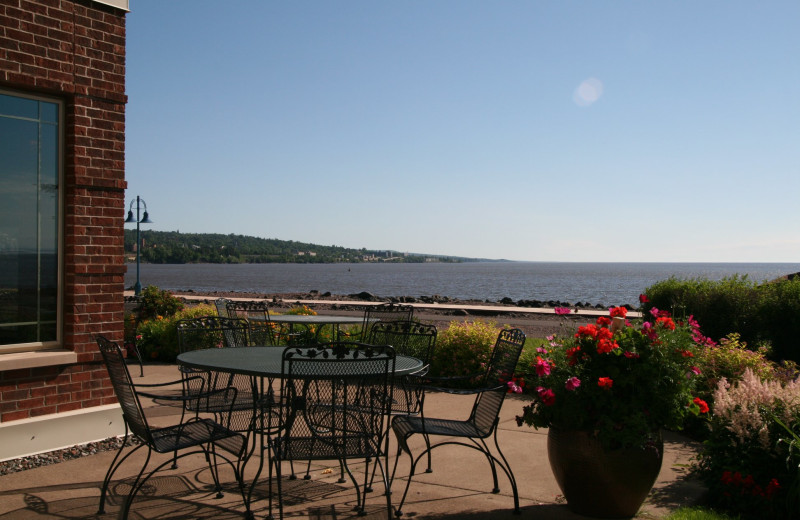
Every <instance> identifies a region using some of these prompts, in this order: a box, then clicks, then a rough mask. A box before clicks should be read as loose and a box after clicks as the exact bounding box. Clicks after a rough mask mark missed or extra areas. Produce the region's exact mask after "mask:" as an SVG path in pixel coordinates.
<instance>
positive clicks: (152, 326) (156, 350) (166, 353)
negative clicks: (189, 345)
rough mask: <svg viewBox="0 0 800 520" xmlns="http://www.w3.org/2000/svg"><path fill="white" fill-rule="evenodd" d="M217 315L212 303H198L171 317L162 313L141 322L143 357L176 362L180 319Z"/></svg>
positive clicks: (140, 334)
mask: <svg viewBox="0 0 800 520" xmlns="http://www.w3.org/2000/svg"><path fill="white" fill-rule="evenodd" d="M209 315H216V309H215V308H214V307H212V306H211V305H206V304H202V305H196V306H194V307H188V308H186V309H183V310H180V311H178V312H177V313H174V314H172V315H171V316H169V317H166V318H165V317H164V316H161V315H158V316H156V317H155V318H153V319H149V320H146V321H144V322H142V323H140V324H139V328H138V332H139V336H141V339H139V350H140V352H141V353H142V358H143V359H149V360H151V361H163V362H166V363H174V362H175V360H176V358H177V356H178V332H177V329H176V326H177V323H178V320H182V319H185V318H196V317H199V316H209Z"/></svg>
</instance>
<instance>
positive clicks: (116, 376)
mask: <svg viewBox="0 0 800 520" xmlns="http://www.w3.org/2000/svg"><path fill="white" fill-rule="evenodd" d="M97 346H98V347H99V348H100V354H102V356H103V361H104V363H105V365H106V369H108V376H109V378H110V379H111V385H112V386H113V387H114V393H115V394H116V396H117V400H118V401H119V405H120V407H121V408H122V417H123V418H124V419H125V424H127V425H128V428H129V429H130V431H131V432H132V433H133V434H134V435H136V436H137V437H139V438H140V439H141V440H142V441H144V442H145V443H147V444H152V442H153V439H152V436H151V435H150V426H149V425H148V424H147V418H146V417H145V415H144V410H143V409H142V403H141V402H140V401H139V396H138V395H137V394H136V389H135V388H134V386H133V380H132V379H131V374H130V372H129V371H128V366H127V365H126V364H125V358H124V357H123V355H122V349H120V348H119V345H118V344H117V343H115V342H113V341H109V340H108V339H106V338H104V337H103V336H97Z"/></svg>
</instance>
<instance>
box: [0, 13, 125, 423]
mask: <svg viewBox="0 0 800 520" xmlns="http://www.w3.org/2000/svg"><path fill="white" fill-rule="evenodd" d="M0 86H2V87H4V88H9V89H15V90H19V91H21V92H31V93H36V94H42V95H49V96H55V97H59V98H61V99H63V100H64V106H65V116H66V117H65V142H64V150H65V155H64V184H63V190H64V207H65V212H64V215H63V222H64V227H63V230H64V241H63V243H64V260H65V261H64V278H63V309H64V318H63V323H64V330H63V339H64V347H65V348H67V349H70V350H73V351H74V352H76V353H77V355H78V363H77V364H76V365H72V366H66V367H64V366H60V367H46V368H37V369H26V370H15V371H7V372H0V397H1V399H2V400H1V401H0V422H7V421H12V420H17V419H23V418H28V417H37V416H42V415H47V414H52V413H57V412H64V411H69V410H75V409H79V408H86V407H92V406H98V405H101V404H109V403H113V402H114V401H115V399H114V397H113V391H112V390H111V387H110V385H109V383H108V380H107V375H106V371H105V368H104V367H103V366H102V364H101V361H100V354H99V352H98V350H97V344H96V343H95V342H94V341H93V337H94V335H95V334H103V335H105V336H107V337H108V338H109V339H112V340H115V341H121V340H122V321H123V313H124V307H123V296H122V292H123V284H124V279H123V277H124V274H125V269H126V267H125V263H124V256H123V221H124V217H125V191H124V190H125V187H126V183H125V103H126V102H127V97H126V95H125V12H124V11H122V10H119V9H115V8H113V7H108V6H105V5H102V4H98V3H95V2H92V1H90V0H73V1H69V0H0ZM0 355H2V354H0Z"/></svg>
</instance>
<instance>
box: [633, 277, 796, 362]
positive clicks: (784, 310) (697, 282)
mask: <svg viewBox="0 0 800 520" xmlns="http://www.w3.org/2000/svg"><path fill="white" fill-rule="evenodd" d="M645 294H646V295H647V297H648V298H649V300H650V301H649V303H647V304H645V307H644V309H643V310H644V311H645V312H647V311H649V310H650V309H651V308H652V307H656V308H658V309H665V310H677V309H680V312H681V313H685V314H686V315H694V317H695V318H696V319H697V320H698V321H700V322H701V323H702V324H703V331H704V332H705V334H706V335H707V336H709V337H711V338H714V339H719V338H722V337H725V336H727V335H728V334H730V333H732V332H735V333H738V334H739V335H740V337H741V340H742V341H744V342H746V343H748V344H750V345H758V344H770V345H771V348H772V354H771V356H770V357H771V358H772V359H773V360H792V361H795V362H800V349H799V348H798V342H797V338H798V337H800V277H798V278H795V279H793V280H781V281H776V282H770V283H764V284H760V285H758V284H755V283H754V282H753V281H751V280H749V279H748V278H747V277H746V276H734V277H731V278H725V279H723V280H720V281H709V280H707V279H703V278H697V279H690V280H680V279H677V278H670V279H668V280H664V281H661V282H658V283H656V284H653V285H652V286H650V287H648V288H647V290H646V291H645Z"/></svg>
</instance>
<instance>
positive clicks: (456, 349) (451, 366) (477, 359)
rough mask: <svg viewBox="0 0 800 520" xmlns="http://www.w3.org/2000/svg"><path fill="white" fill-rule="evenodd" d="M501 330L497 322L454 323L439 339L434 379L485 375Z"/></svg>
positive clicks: (435, 357) (437, 341) (434, 357)
mask: <svg viewBox="0 0 800 520" xmlns="http://www.w3.org/2000/svg"><path fill="white" fill-rule="evenodd" d="M500 330H501V329H500V328H499V327H498V326H497V325H495V323H494V322H484V321H474V322H466V321H452V322H450V326H449V327H448V328H447V329H446V330H444V331H441V332H439V334H438V336H437V338H436V349H435V350H434V354H433V359H432V360H431V368H430V375H432V376H437V377H442V376H467V375H471V374H477V373H481V372H483V370H484V369H485V368H486V364H487V363H488V362H489V358H490V356H491V353H492V348H493V347H494V344H495V341H496V340H497V335H498V334H500Z"/></svg>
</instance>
